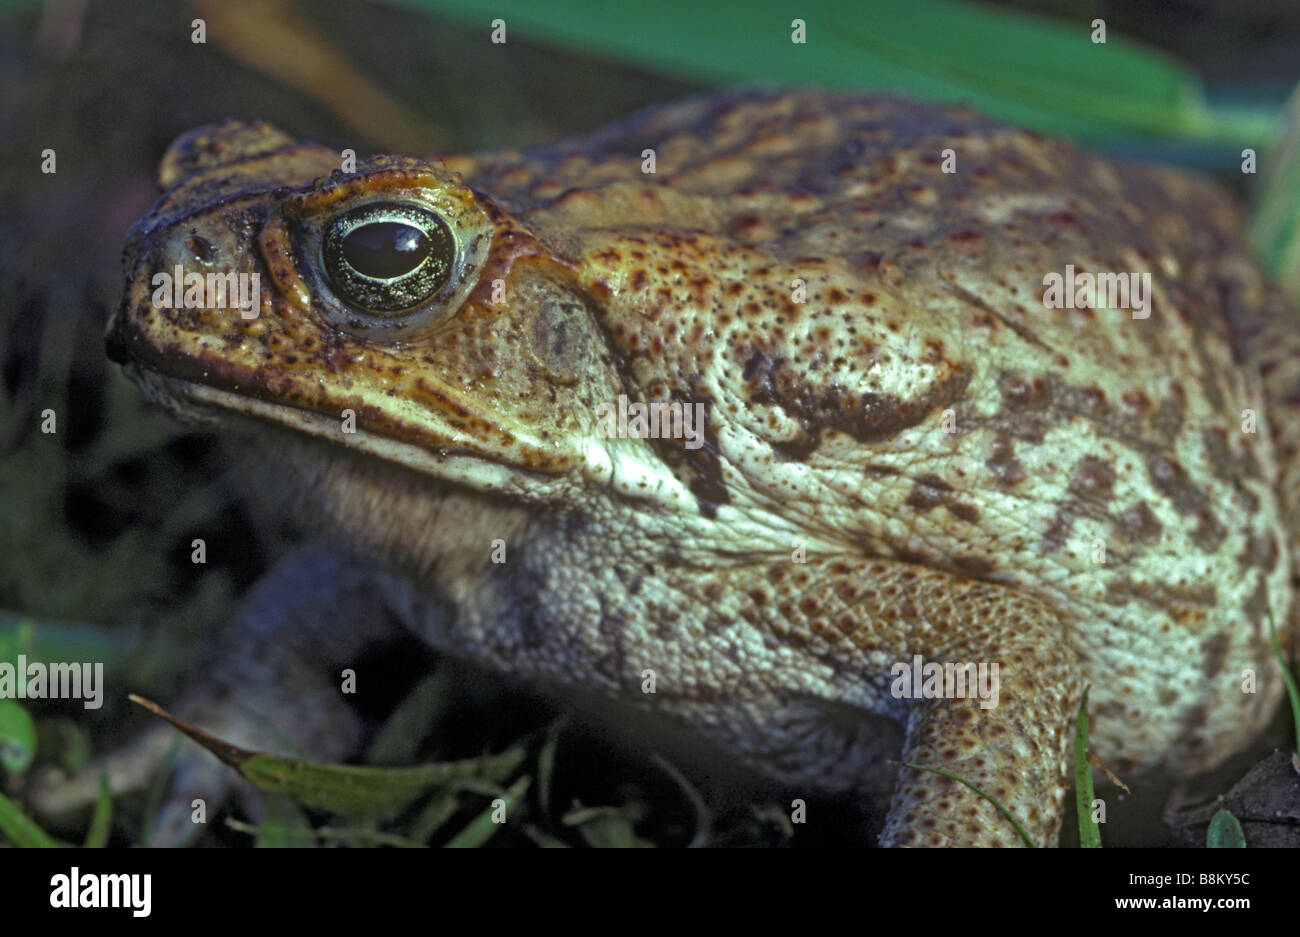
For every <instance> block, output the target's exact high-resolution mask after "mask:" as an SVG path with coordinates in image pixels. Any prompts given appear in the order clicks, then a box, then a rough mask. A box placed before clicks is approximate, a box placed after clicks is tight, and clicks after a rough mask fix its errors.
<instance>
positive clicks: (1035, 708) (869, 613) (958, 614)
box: [656, 558, 1083, 846]
mask: <svg viewBox="0 0 1300 937" xmlns="http://www.w3.org/2000/svg"><path fill="white" fill-rule="evenodd" d="M714 576H715V577H720V579H721V580H725V581H726V584H727V587H728V588H726V589H725V590H722V591H721V592H719V590H718V588H717V585H716V584H715V585H712V586H710V587H709V590H708V592H706V593H705V594H704V595H701V596H700V597H699V602H700V604H701V605H703V604H704V603H705V602H707V601H708V598H707V596H708V593H709V592H711V593H712V595H713V596H714V597H715V599H714V601H713V602H712V603H711V609H710V611H709V612H708V613H706V614H707V615H708V616H712V617H718V616H730V617H731V618H732V619H733V620H734V621H735V622H736V624H735V626H734V627H735V629H736V630H737V631H738V632H740V633H737V634H733V635H732V636H731V637H730V638H729V639H728V640H727V643H725V644H719V646H718V647H717V648H715V649H712V651H710V649H708V648H706V647H702V646H701V644H699V643H696V644H695V645H694V647H695V650H694V652H693V653H694V654H695V656H696V657H697V658H699V657H701V656H703V657H708V656H709V654H710V653H712V656H714V657H715V658H724V657H730V658H731V659H730V660H718V661H717V662H716V663H717V666H716V668H715V670H716V672H718V673H727V672H728V665H729V664H730V663H736V661H735V655H741V656H742V657H743V659H742V660H741V661H739V663H740V664H741V668H740V669H741V670H742V671H743V672H746V673H750V674H752V673H754V672H755V671H758V672H760V676H759V677H756V678H755V679H754V680H753V681H752V682H750V683H747V684H745V687H744V689H743V690H740V691H739V692H733V697H736V696H743V697H744V698H733V699H732V700H731V701H730V703H729V704H728V706H729V707H730V708H729V714H730V715H726V714H723V713H722V712H721V711H720V710H719V709H718V708H716V707H715V706H713V705H711V704H709V703H708V702H704V703H702V702H701V701H700V700H698V699H687V700H683V701H681V702H680V703H679V704H675V703H673V702H672V701H671V700H670V699H668V698H665V697H664V696H663V695H662V694H661V695H660V698H659V699H658V700H657V701H656V705H657V706H660V707H664V706H667V707H668V708H673V709H677V711H678V714H679V715H681V716H683V717H685V718H686V719H688V720H689V721H692V722H694V723H696V724H697V725H699V726H701V727H702V728H703V729H704V730H705V732H706V733H707V734H709V735H712V736H715V737H717V741H719V742H720V743H722V744H725V745H728V746H730V747H732V748H733V749H739V750H740V751H741V752H742V753H743V754H744V755H745V757H746V759H747V760H748V761H750V762H751V763H754V764H755V765H756V766H758V767H764V766H765V763H766V767H767V769H768V770H769V771H772V770H773V766H774V765H776V766H779V767H778V768H777V770H775V771H774V773H776V774H778V775H779V776H781V777H783V778H785V779H787V780H790V779H800V778H802V779H806V780H807V781H809V782H815V781H822V782H831V783H834V784H835V786H840V785H842V784H843V783H844V781H845V772H846V770H847V771H851V772H854V773H856V774H857V775H858V778H859V780H858V787H859V788H864V787H869V786H870V783H869V782H868V781H867V780H866V771H865V769H864V767H862V765H861V764H860V756H861V755H862V754H863V753H865V752H867V751H869V750H870V749H871V745H870V744H869V742H865V741H863V740H861V739H854V738H852V737H850V736H849V735H846V734H845V732H844V730H843V728H842V727H843V714H844V710H845V708H846V707H853V708H854V709H855V710H856V711H857V712H859V713H860V714H861V716H862V719H860V720H859V722H860V723H862V724H863V725H865V724H866V721H867V720H866V717H867V716H868V714H870V713H874V714H888V715H891V716H894V717H897V718H903V719H905V721H906V741H905V744H904V748H903V752H902V761H904V762H907V763H911V764H919V765H925V766H928V767H934V768H942V769H945V770H947V771H949V772H952V773H953V774H956V775H958V776H960V777H962V778H965V779H966V780H968V781H970V782H971V783H973V784H975V785H977V786H978V787H980V788H981V789H982V790H984V791H985V792H987V793H988V794H990V795H992V796H994V797H996V798H997V799H998V800H999V801H1000V802H1001V803H1003V804H1004V805H1005V806H1006V807H1007V808H1008V809H1009V810H1010V812H1011V813H1012V815H1013V816H1015V817H1016V818H1017V820H1018V821H1019V822H1020V823H1021V825H1022V826H1023V827H1024V828H1025V829H1026V831H1027V832H1028V833H1029V835H1030V836H1031V837H1032V838H1033V839H1034V841H1035V842H1036V843H1038V844H1040V845H1054V844H1055V841H1056V836H1057V833H1058V831H1059V829H1060V822H1061V813H1062V808H1063V804H1064V798H1065V793H1066V790H1067V788H1068V785H1069V773H1068V751H1069V745H1070V739H1071V731H1070V730H1071V726H1072V725H1073V717H1074V714H1075V712H1076V711H1077V707H1078V704H1079V699H1080V696H1081V693H1082V682H1083V681H1082V672H1081V668H1080V664H1079V660H1078V658H1077V655H1076V654H1075V652H1074V650H1073V649H1072V648H1071V647H1070V644H1069V640H1068V634H1067V627H1066V624H1065V623H1064V622H1063V621H1062V620H1061V618H1060V617H1059V616H1058V615H1057V613H1056V612H1054V611H1053V610H1052V609H1051V608H1050V607H1049V606H1048V605H1047V604H1046V603H1044V602H1041V601H1039V600H1037V599H1035V598H1033V597H1030V596H1028V595H1026V594H1023V593H1021V592H1018V591H1016V590H1014V589H1012V588H1009V587H1007V586H1002V585H997V584H993V583H988V582H980V581H974V580H969V579H962V578H959V577H956V576H953V575H951V574H948V573H944V572H940V571H937V570H932V569H926V568H924V567H918V566H913V565H911V564H907V563H902V562H898V561H893V560H882V559H843V558H835V559H827V560H822V561H809V562H808V563H805V564H794V565H792V564H790V563H789V562H783V563H780V564H773V565H769V566H761V567H743V568H739V569H732V570H730V571H722V572H719V573H716V574H714ZM677 591H679V592H680V593H682V594H690V591H691V590H690V587H683V586H680V585H679V586H678V589H677ZM719 595H721V596H728V597H743V598H739V599H733V600H732V601H734V602H736V603H738V604H731V603H730V602H729V600H728V599H725V598H722V599H719V598H717V597H718V596H719ZM701 632H702V633H703V634H705V635H714V634H722V633H724V629H723V628H721V627H720V626H719V625H718V624H717V623H716V622H714V623H712V624H710V622H709V621H706V622H705V623H704V627H703V628H702V629H701ZM759 647H762V648H764V651H762V652H759V651H756V650H753V649H754V648H759ZM746 649H748V650H746ZM759 653H763V654H765V655H766V657H764V658H763V659H762V660H761V661H760V660H758V659H757V658H756V656H755V655H757V654H759ZM917 655H919V656H920V658H921V659H922V661H923V662H924V663H931V664H938V665H940V666H941V667H942V666H943V665H946V664H954V665H955V664H975V665H976V666H977V668H978V667H980V665H984V669H983V673H984V674H985V675H987V674H989V673H990V672H992V670H993V668H992V666H991V665H994V664H996V665H997V669H996V676H997V684H996V693H995V694H993V695H989V694H988V693H985V694H984V697H985V698H984V699H981V698H978V696H977V689H976V687H975V686H972V685H970V683H968V685H967V687H966V690H965V693H966V694H967V695H966V696H965V697H964V698H963V697H957V698H942V697H941V698H916V694H915V693H913V692H910V691H908V692H901V691H906V690H907V688H906V687H904V686H903V685H902V684H900V683H899V682H898V677H897V676H896V675H895V673H893V672H892V671H894V669H895V668H896V667H902V668H905V669H907V670H909V671H910V670H911V669H912V668H913V667H914V665H915V659H916V656H917ZM986 679H987V676H986ZM665 682H666V683H671V682H672V681H671V675H670V679H669V680H667V681H665ZM971 682H972V683H973V681H971ZM921 686H922V688H924V687H925V686H926V684H925V683H924V680H923V682H922V684H921ZM954 688H955V687H954ZM669 692H670V693H671V688H669ZM715 695H716V694H715ZM864 711H866V712H864ZM832 720H838V721H839V722H840V725H841V729H839V730H836V731H839V732H840V736H841V738H840V741H839V742H830V741H827V740H826V739H825V735H826V733H827V732H828V731H831V730H829V729H828V726H829V723H830V722H831V721H832ZM819 722H820V723H821V724H818V723H819ZM849 731H855V730H849ZM810 740H816V741H817V744H812V743H811V742H810ZM834 752H838V753H839V754H828V753H834ZM891 757H897V754H896V753H893V754H892V755H891ZM801 759H802V761H801ZM800 764H802V768H801V769H796V770H790V768H791V766H795V765H800ZM855 764H856V766H854V765H855ZM833 778H834V779H836V780H834V781H833V782H832V781H831V779H833ZM881 843H882V844H883V845H887V846H976V845H982V846H983V845H989V846H991V845H1005V846H1014V845H1020V844H1021V840H1020V839H1019V837H1018V835H1017V834H1016V832H1015V830H1014V828H1013V827H1012V826H1011V824H1009V823H1008V822H1007V821H1006V819H1005V818H1004V817H1003V816H1002V815H1001V814H1000V812H999V811H998V810H997V808H996V807H995V806H994V805H993V804H991V803H990V802H989V801H988V800H986V799H984V798H982V797H980V796H979V795H978V794H976V793H974V792H973V791H971V790H970V789H969V788H967V787H965V786H963V785H961V784H960V783H958V782H956V781H953V780H951V779H949V778H946V777H943V776H940V775H936V774H932V773H928V772H922V771H917V770H915V769H914V768H910V767H902V768H900V769H899V772H898V781H897V785H896V788H895V791H894V795H893V800H892V803H891V806H890V809H889V814H888V817H887V820H886V824H885V829H884V832H883V834H882V835H881Z"/></svg>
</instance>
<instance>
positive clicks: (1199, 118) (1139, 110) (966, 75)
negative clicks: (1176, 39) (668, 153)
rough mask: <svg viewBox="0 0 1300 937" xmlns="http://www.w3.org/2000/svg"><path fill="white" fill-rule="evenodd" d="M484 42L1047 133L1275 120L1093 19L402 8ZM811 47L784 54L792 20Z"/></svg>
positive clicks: (916, 5) (1253, 126)
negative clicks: (965, 107) (443, 20)
mask: <svg viewBox="0 0 1300 937" xmlns="http://www.w3.org/2000/svg"><path fill="white" fill-rule="evenodd" d="M404 2H406V3H407V4H408V5H410V6H414V7H417V8H419V9H421V10H424V11H426V12H428V13H436V14H440V15H443V16H447V17H450V18H454V19H456V20H459V21H461V22H464V23H466V24H467V25H470V26H477V27H479V28H481V29H482V30H483V41H484V43H485V44H486V43H488V42H490V37H489V33H490V30H491V29H492V22H493V21H494V20H495V19H501V20H503V21H504V22H505V24H506V29H507V40H506V41H507V42H509V41H510V38H511V37H514V36H521V35H522V36H524V37H527V38H529V39H533V40H538V41H542V42H547V43H552V44H556V45H560V46H564V47H567V48H570V49H576V50H580V51H582V52H584V53H587V54H591V55H599V56H605V57H607V58H613V59H617V60H618V61H620V62H624V63H633V64H639V65H643V66H647V67H650V68H654V69H658V70H660V71H663V72H666V73H669V74H673V75H675V76H682V77H687V78H695V79H699V80H700V81H702V82H709V83H712V82H757V83H763V84H787V85H790V84H813V85H821V86H824V87H832V88H858V89H863V90H883V91H896V90H899V89H905V90H906V92H907V93H908V94H911V95H913V96H916V97H923V98H931V99H940V100H961V101H965V102H969V103H971V104H974V105H976V106H978V107H980V108H981V109H983V110H985V111H987V112H988V113H991V114H994V115H997V116H1000V117H1003V118H1006V119H1008V120H1013V121H1016V122H1018V123H1022V124H1025V125H1027V126H1031V127H1035V128H1038V129H1040V130H1044V131H1047V132H1050V133H1064V134H1067V135H1070V136H1075V137H1082V138H1108V137H1109V138H1116V137H1126V136H1130V135H1132V134H1134V133H1141V134H1153V135H1160V136H1173V137H1180V138H1195V139H1217V140H1224V141H1231V142H1233V143H1237V142H1246V141H1253V142H1261V141H1263V140H1265V139H1267V138H1268V137H1270V136H1271V134H1272V133H1273V132H1274V128H1275V120H1274V118H1273V117H1272V115H1271V114H1266V113H1258V112H1254V111H1243V110H1241V109H1221V110H1216V109H1212V108H1210V107H1209V106H1207V104H1206V102H1205V100H1204V96H1203V94H1202V91H1201V87H1200V83H1199V81H1198V80H1197V78H1196V76H1195V74H1194V73H1193V72H1192V71H1191V70H1190V69H1188V68H1186V67H1185V66H1183V65H1181V64H1180V63H1178V62H1176V61H1175V60H1174V59H1172V58H1171V57H1169V56H1167V55H1164V54H1162V53H1160V52H1157V51H1155V50H1152V49H1148V48H1145V47H1143V46H1141V45H1139V44H1137V43H1134V42H1129V41H1127V40H1124V39H1123V38H1121V37H1119V36H1116V35H1114V34H1113V32H1112V33H1111V34H1109V35H1108V36H1107V37H1106V42H1105V43H1102V44H1094V43H1093V42H1092V41H1091V33H1092V27H1091V19H1092V18H1091V17H1090V16H1089V17H1087V18H1084V17H1080V18H1078V19H1074V20H1059V21H1058V20H1051V19H1047V18H1045V17H1041V16H1037V15H1031V14H1024V13H1019V12H1013V11H1008V10H1001V9H995V8H992V7H988V6H984V5H981V4H976V3H964V2H955V0H865V2H859V3H855V4H844V3H840V2H836V0H803V2H801V3H799V4H798V5H797V6H796V7H791V6H790V5H789V4H787V3H784V2H782V0H750V2H748V3H747V4H746V5H745V11H744V13H743V14H738V13H737V12H736V11H735V10H734V9H732V8H731V7H729V6H727V5H725V4H713V5H711V4H701V3H698V2H695V0H660V2H658V3H656V4H655V5H654V6H653V7H647V6H645V5H642V4H632V3H608V2H605V0H574V2H571V3H570V4H569V6H568V8H567V10H566V13H565V15H563V16H556V15H554V11H552V10H549V9H547V8H546V7H545V6H544V5H543V6H539V5H538V4H536V3H533V2H531V0H497V2H495V3H493V5H492V8H491V12H490V14H489V13H485V12H484V10H483V7H482V5H481V4H480V3H478V2H476V0H404ZM796 17H797V18H798V19H800V20H801V21H803V23H804V26H805V36H806V42H805V43H803V44H799V43H795V42H792V41H791V37H792V32H793V27H792V21H793V20H794V19H795V18H796Z"/></svg>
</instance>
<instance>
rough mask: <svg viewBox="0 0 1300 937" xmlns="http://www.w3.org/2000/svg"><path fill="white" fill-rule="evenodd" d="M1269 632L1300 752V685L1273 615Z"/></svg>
mask: <svg viewBox="0 0 1300 937" xmlns="http://www.w3.org/2000/svg"><path fill="white" fill-rule="evenodd" d="M1268 633H1269V640H1270V641H1271V642H1272V644H1273V656H1274V657H1276V658H1277V665H1278V666H1279V667H1281V668H1282V680H1283V681H1284V682H1285V683H1286V695H1287V699H1289V700H1290V701H1291V727H1292V729H1293V730H1294V731H1295V742H1296V747H1295V750H1296V751H1297V752H1300V687H1297V686H1296V682H1295V677H1293V676H1292V675H1291V668H1290V667H1289V666H1287V662H1286V655H1285V654H1283V653H1282V642H1281V641H1280V640H1279V639H1278V636H1277V628H1276V627H1275V626H1274V624H1273V616H1272V615H1270V616H1269V617H1268Z"/></svg>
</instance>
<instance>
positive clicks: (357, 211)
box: [321, 202, 456, 315]
mask: <svg viewBox="0 0 1300 937" xmlns="http://www.w3.org/2000/svg"><path fill="white" fill-rule="evenodd" d="M321 261H322V263H323V264H324V269H325V274H326V276H327V277H328V278H329V281H330V285H331V286H332V287H333V288H334V293H335V295H336V296H338V297H339V299H341V300H343V302H345V303H347V304H348V305H349V306H352V307H353V308H355V309H362V310H365V311H366V312H369V313H374V314H379V315H385V314H388V313H401V312H403V311H405V310H409V309H414V308H416V307H418V306H420V305H422V304H423V303H426V302H428V301H429V300H430V299H431V298H432V297H434V296H436V295H437V294H438V291H439V290H441V289H442V288H443V286H445V285H446V283H447V282H448V280H450V279H451V276H452V273H453V268H454V265H455V263H456V240H455V238H454V237H453V236H452V233H451V229H450V228H449V227H447V223H446V221H444V220H443V219H442V218H441V217H439V216H438V215H437V214H435V213H434V212H431V211H429V210H427V209H425V208H423V207H421V206H418V205H411V204H405V203H400V202H381V203H375V204H369V205H362V206H359V207H357V208H354V209H352V210H351V211H348V212H344V213H343V214H341V215H337V216H336V217H335V218H334V219H333V220H332V221H331V222H330V223H329V225H328V227H326V229H325V232H324V237H323V240H322V243H321Z"/></svg>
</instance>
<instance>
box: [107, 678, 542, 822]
mask: <svg viewBox="0 0 1300 937" xmlns="http://www.w3.org/2000/svg"><path fill="white" fill-rule="evenodd" d="M131 699H132V700H133V701H134V702H136V703H138V704H140V705H141V706H143V707H145V708H146V709H148V710H149V711H150V712H152V713H154V714H155V715H158V716H161V717H162V718H163V719H166V720H167V721H168V722H170V723H171V724H172V725H173V726H175V727H176V728H177V729H179V730H180V731H181V732H183V733H185V734H186V735H187V736H189V737H190V738H191V739H193V740H194V741H196V742H198V743H199V744H200V745H202V746H203V747H204V748H206V749H207V750H208V751H209V752H211V753H212V754H213V755H215V756H216V757H217V758H219V759H220V760H221V761H223V762H225V763H226V764H227V765H229V766H230V767H232V768H234V769H235V770H236V771H238V772H239V773H240V774H241V775H242V776H243V777H244V778H245V779H246V780H248V781H250V782H252V784H253V785H254V786H256V787H258V788H260V789H262V790H264V791H272V792H276V793H284V794H289V795H291V796H292V797H293V798H294V799H295V800H297V801H298V802H299V803H301V804H304V805H306V806H308V807H316V808H318V809H321V810H327V811H329V812H330V813H335V814H338V815H340V816H346V817H354V818H368V819H376V820H378V819H384V818H388V817H392V816H394V815H396V814H397V813H400V812H401V811H402V810H403V809H404V808H405V807H407V806H408V805H409V804H411V803H413V802H414V801H415V800H417V799H418V798H419V797H421V796H422V795H424V794H426V793H428V792H429V791H430V790H433V789H435V788H440V787H450V786H454V785H455V784H457V783H460V782H470V781H476V780H477V781H486V782H489V783H495V782H501V781H504V780H505V779H506V778H507V777H509V776H510V775H512V774H513V773H514V772H515V770H516V769H517V768H518V767H519V765H520V764H522V763H523V760H524V757H525V754H526V753H525V752H524V750H523V749H522V748H512V749H508V750H507V751H504V752H502V753H500V754H498V755H490V756H486V757H483V758H467V759H465V760H463V761H448V762H439V763H435V764H426V765H416V766H413V767H409V768H377V767H372V766H369V765H326V764H317V763H315V762H310V761H302V760H299V759H294V758H281V757H279V756H278V755H268V754H265V753H263V752H251V751H248V750H246V749H242V748H239V747H238V746H235V745H231V744H229V743H228V742H223V741H222V740H220V739H218V738H214V737H213V736H210V735H208V734H207V733H206V732H203V731H201V730H199V729H196V728H195V727H194V726H191V725H189V724H188V723H186V722H183V721H181V720H179V719H177V718H175V717H174V716H172V715H170V714H169V713H167V712H166V711H165V710H163V709H162V708H161V707H159V706H157V705H156V704H154V703H151V702H149V701H148V700H144V699H141V698H140V697H138V696H134V695H133V696H131Z"/></svg>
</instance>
